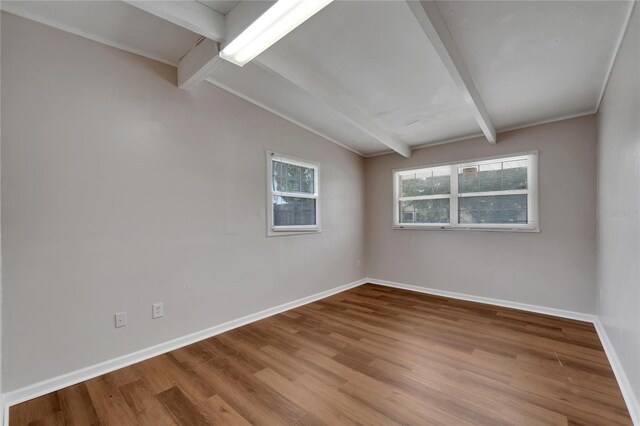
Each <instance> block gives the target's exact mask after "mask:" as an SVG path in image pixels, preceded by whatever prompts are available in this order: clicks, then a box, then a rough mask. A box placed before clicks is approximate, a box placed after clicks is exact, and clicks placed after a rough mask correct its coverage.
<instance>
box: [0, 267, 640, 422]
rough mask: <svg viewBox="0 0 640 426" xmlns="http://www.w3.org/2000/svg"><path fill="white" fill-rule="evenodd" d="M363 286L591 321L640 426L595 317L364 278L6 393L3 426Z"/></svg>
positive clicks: (620, 371)
mask: <svg viewBox="0 0 640 426" xmlns="http://www.w3.org/2000/svg"><path fill="white" fill-rule="evenodd" d="M365 283H371V284H378V285H382V286H386V287H394V288H400V289H404V290H411V291H416V292H419V293H426V294H432V295H436V296H443V297H450V298H452V299H460V300H467V301H471V302H478V303H485V304H489V305H496V306H503V307H507V308H513V309H520V310H523V311H529V312H536V313H540V314H546V315H553V316H557V317H562V318H569V319H574V320H579V321H586V322H591V323H593V324H594V325H595V328H596V330H597V332H598V336H599V337H600V340H601V341H602V346H603V347H604V350H605V352H606V354H607V357H608V359H609V363H610V364H611V368H612V369H613V372H614V374H615V376H616V379H617V381H618V385H619V386H620V390H621V391H622V395H623V397H624V400H625V402H626V404H627V408H628V409H629V414H630V415H631V419H632V421H633V423H634V425H636V426H640V407H638V400H637V399H636V397H635V394H634V392H633V389H632V388H631V384H630V383H629V380H628V379H627V376H626V375H625V373H624V370H623V368H622V365H621V364H620V360H619V359H618V356H617V355H616V352H615V350H614V348H613V346H612V345H611V341H610V340H609V338H608V336H607V333H606V331H605V329H604V327H603V326H602V323H600V320H599V319H598V317H597V316H596V315H593V314H586V313H581V312H572V311H565V310H562V309H555V308H547V307H544V306H536V305H529V304H526V303H519V302H510V301H508V300H501V299H493V298H489V297H481V296H472V295H468V294H463V293H455V292H451V291H446V290H438V289H434V288H428V287H420V286H415V285H410V284H402V283H398V282H393V281H386V280H379V279H376V278H365V279H361V280H358V281H354V282H352V283H349V284H345V285H342V286H340V287H335V288H332V289H330V290H326V291H323V292H320V293H316V294H313V295H311V296H307V297H303V298H301V299H298V300H294V301H292V302H288V303H284V304H282V305H279V306H276V307H273V308H269V309H265V310H263V311H260V312H256V313H254V314H250V315H246V316H244V317H241V318H237V319H235V320H232V321H228V322H226V323H223V324H220V325H216V326H213V327H210V328H207V329H205V330H201V331H198V332H196V333H192V334H189V335H187V336H183V337H179V338H177V339H173V340H170V341H168V342H165V343H161V344H158V345H155V346H152V347H149V348H146V349H142V350H140V351H137V352H133V353H131V354H127V355H123V356H121V357H118V358H114V359H111V360H108V361H104V362H101V363H99V364H95V365H92V366H89V367H86V368H83V369H81V370H77V371H73V372H70V373H67V374H63V375H61V376H58V377H54V378H51V379H48V380H44V381H42V382H39V383H35V384H33V385H29V386H26V387H24V388H20V389H16V390H14V391H11V392H7V393H5V394H3V395H2V407H3V413H4V422H3V424H4V426H8V424H9V407H10V406H12V405H15V404H19V403H21V402H24V401H28V400H30V399H33V398H37V397H39V396H42V395H45V394H47V393H50V392H54V391H56V390H59V389H62V388H65V387H67V386H71V385H74V384H76V383H80V382H83V381H85V380H89V379H92V378H94V377H97V376H100V375H102V374H106V373H109V372H111V371H114V370H117V369H120V368H123V367H126V366H128V365H131V364H135V363H136V362H140V361H144V360H145V359H149V358H152V357H154V356H157V355H161V354H163V353H167V352H169V351H172V350H175V349H178V348H181V347H183V346H187V345H190V344H192V343H195V342H198V341H200V340H204V339H207V338H209V337H212V336H215V335H217V334H220V333H224V332H225V331H229V330H232V329H234V328H238V327H241V326H243V325H247V324H249V323H252V322H255V321H258V320H261V319H264V318H267V317H270V316H272V315H276V314H279V313H281V312H284V311H288V310H290V309H294V308H297V307H299V306H302V305H306V304H308V303H311V302H315V301H316V300H320V299H324V298H325V297H329V296H332V295H334V294H336V293H340V292H342V291H345V290H349V289H351V288H354V287H358V286H360V285H362V284H365Z"/></svg>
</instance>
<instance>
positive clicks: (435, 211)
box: [400, 198, 449, 223]
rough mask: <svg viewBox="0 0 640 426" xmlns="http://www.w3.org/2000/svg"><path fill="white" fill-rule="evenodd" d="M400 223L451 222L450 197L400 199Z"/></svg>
mask: <svg viewBox="0 0 640 426" xmlns="http://www.w3.org/2000/svg"><path fill="white" fill-rule="evenodd" d="M400 223H449V199H448V198H439V199H436V200H414V201H400Z"/></svg>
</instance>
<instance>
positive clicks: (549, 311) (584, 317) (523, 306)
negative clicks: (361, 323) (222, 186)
mask: <svg viewBox="0 0 640 426" xmlns="http://www.w3.org/2000/svg"><path fill="white" fill-rule="evenodd" d="M367 280H368V282H370V283H371V284H379V285H384V286H387V287H394V288H401V289H403V290H411V291H416V292H419V293H426V294H432V295H434V296H443V297H450V298H452V299H460V300H467V301H469V302H478V303H485V304H487V305H496V306H502V307H505V308H513V309H520V310H522V311H529V312H536V313H538V314H546V315H553V316H554V317H562V318H569V319H574V320H578V321H586V322H594V320H595V318H596V316H595V315H593V314H585V313H582V312H573V311H565V310H563V309H556V308H547V307H544V306H537V305H529V304H527V303H519V302H510V301H508V300H502V299H493V298H491V297H482V296H472V295H470V294H464V293H455V292H452V291H446V290H438V289H435V288H428V287H420V286H417V285H411V284H402V283H397V282H394V281H386V280H379V279H377V278H367Z"/></svg>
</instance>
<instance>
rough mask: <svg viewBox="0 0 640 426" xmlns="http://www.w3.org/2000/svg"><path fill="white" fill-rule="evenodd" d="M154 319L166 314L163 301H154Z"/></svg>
mask: <svg viewBox="0 0 640 426" xmlns="http://www.w3.org/2000/svg"><path fill="white" fill-rule="evenodd" d="M151 316H152V317H153V319H157V318H162V317H163V316H164V306H163V305H162V303H154V304H153V310H152V313H151Z"/></svg>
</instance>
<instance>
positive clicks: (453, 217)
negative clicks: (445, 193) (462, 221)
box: [449, 164, 458, 226]
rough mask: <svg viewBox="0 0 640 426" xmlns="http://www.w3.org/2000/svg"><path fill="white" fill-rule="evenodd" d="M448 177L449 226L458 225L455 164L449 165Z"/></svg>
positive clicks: (456, 167) (456, 170)
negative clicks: (449, 195) (449, 172)
mask: <svg viewBox="0 0 640 426" xmlns="http://www.w3.org/2000/svg"><path fill="white" fill-rule="evenodd" d="M450 178H451V179H450V187H451V189H450V193H451V199H450V200H449V222H450V223H451V226H458V166H457V165H455V164H452V165H451V174H450Z"/></svg>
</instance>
